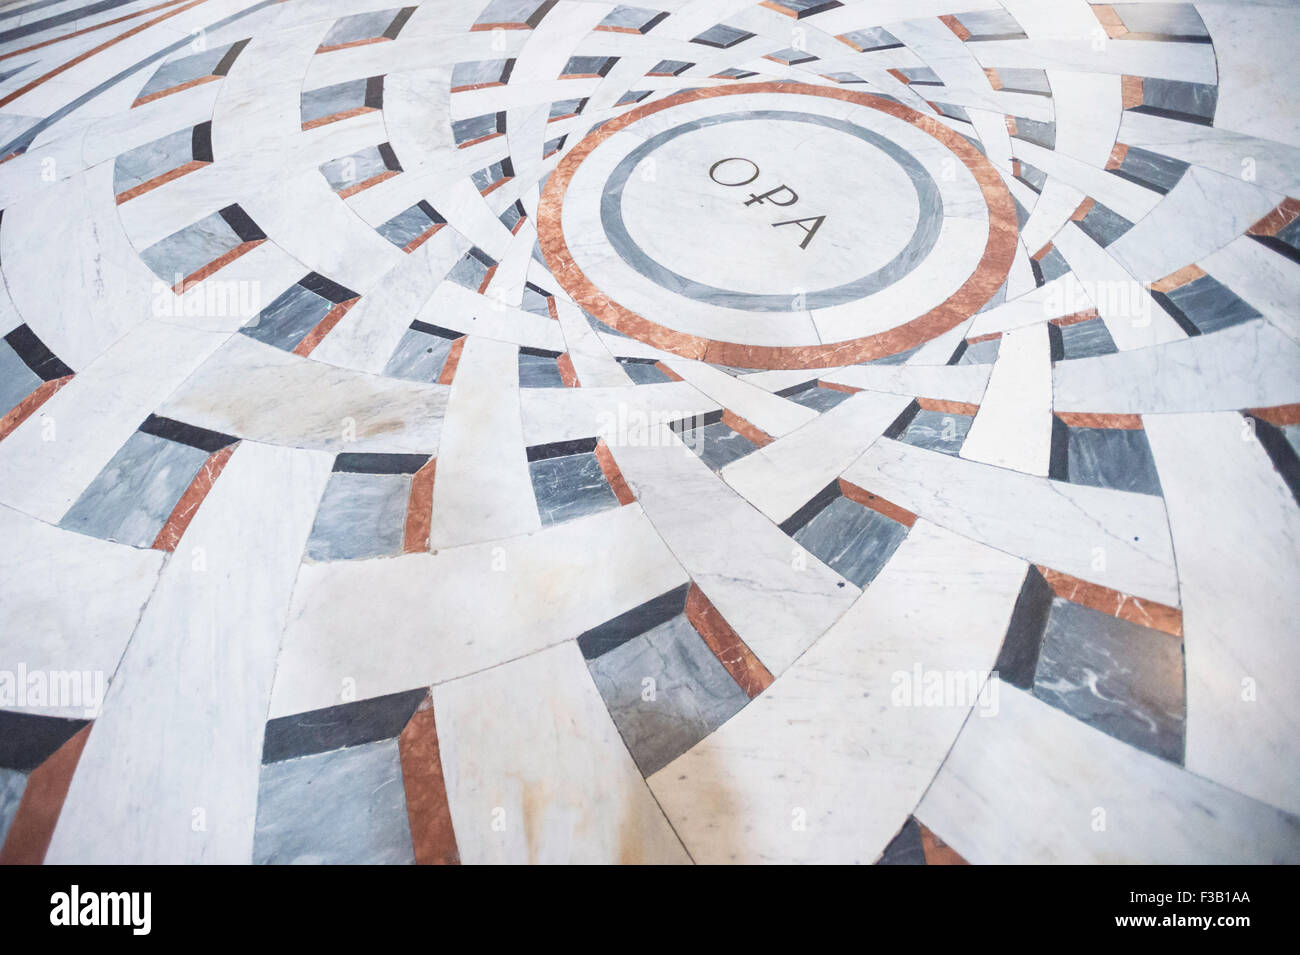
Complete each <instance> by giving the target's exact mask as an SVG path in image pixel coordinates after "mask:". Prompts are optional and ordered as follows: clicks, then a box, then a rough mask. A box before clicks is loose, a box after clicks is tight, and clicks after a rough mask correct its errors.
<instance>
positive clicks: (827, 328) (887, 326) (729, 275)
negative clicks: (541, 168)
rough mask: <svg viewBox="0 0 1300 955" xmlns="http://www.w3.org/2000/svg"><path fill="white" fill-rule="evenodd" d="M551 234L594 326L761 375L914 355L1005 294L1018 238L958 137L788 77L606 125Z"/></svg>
mask: <svg viewBox="0 0 1300 955" xmlns="http://www.w3.org/2000/svg"><path fill="white" fill-rule="evenodd" d="M817 134H820V137H821V141H820V142H818V141H817ZM809 143H812V144H813V146H814V148H811V149H809V148H805V147H807V146H808V144H809ZM801 150H802V152H801ZM936 173H937V174H936ZM962 186H965V187H966V188H967V194H966V195H964V196H963V195H962V193H961V187H962ZM945 193H950V194H952V195H953V196H954V197H955V201H954V202H953V203H952V205H951V206H945V201H944V200H945ZM972 193H973V194H974V195H977V196H978V202H976V203H974V207H973V208H972V202H971V201H970V195H971V194H972ZM647 210H649V211H647ZM959 217H960V223H958V221H957V220H958V218H959ZM972 221H974V222H978V223H979V226H980V228H979V231H978V234H976V235H973V234H972V233H973V230H972V229H971V228H970V224H971V222H972ZM959 226H960V227H959ZM963 227H964V228H963ZM538 235H539V241H540V244H541V248H542V251H543V253H544V254H545V255H546V258H547V260H548V262H549V264H550V266H551V269H552V271H553V272H554V274H555V276H556V278H557V279H558V280H559V281H560V282H561V284H562V285H563V286H564V288H565V291H567V292H568V293H569V295H570V296H571V297H572V298H573V300H574V301H575V302H577V303H578V304H580V305H581V306H582V307H583V308H585V309H586V310H587V311H588V312H589V313H590V314H591V315H593V316H594V317H596V318H598V319H599V320H601V321H603V322H605V323H606V324H607V325H609V326H611V327H613V328H615V329H617V330H618V331H620V332H623V333H625V334H627V335H629V336H631V337H633V338H637V339H640V340H642V341H644V342H646V343H648V344H651V345H654V346H656V347H659V348H663V349H665V350H668V351H671V352H674V353H676V354H679V355H683V356H686V357H691V358H703V359H706V360H708V361H711V362H715V363H718V364H723V365H729V366H735V367H750V368H811V367H825V366H828V365H835V364H849V363H856V362H861V361H868V360H871V359H875V358H881V357H884V356H887V355H891V354H895V353H897V352H900V351H904V350H907V349H909V348H913V347H915V346H917V345H919V344H921V343H923V342H925V341H927V340H929V339H930V338H933V337H934V336H936V335H939V334H942V333H943V332H945V331H947V330H948V329H950V328H953V327H954V326H956V325H957V324H958V323H960V322H961V321H963V320H964V319H966V318H968V317H969V316H970V315H971V314H973V313H974V312H975V311H977V310H978V309H979V308H980V307H981V306H983V305H984V304H985V303H986V302H988V301H989V300H990V298H992V296H993V295H994V294H995V293H996V292H997V290H998V288H999V287H1000V286H1001V285H1002V283H1003V282H1004V281H1005V279H1006V276H1007V273H1008V271H1009V269H1010V267H1011V262H1012V258H1013V256H1014V253H1015V247H1016V240H1017V232H1016V223H1015V210H1014V204H1013V202H1012V200H1011V196H1010V193H1009V192H1008V191H1007V189H1006V187H1005V185H1003V183H1002V180H1001V178H1000V177H999V176H998V174H997V172H996V171H995V170H994V169H993V167H992V165H990V164H989V162H988V161H987V160H986V159H985V158H984V156H983V155H982V154H981V153H980V152H979V150H977V149H975V148H974V147H973V146H972V145H971V144H970V143H969V142H968V141H967V140H966V139H964V138H963V137H962V136H960V135H958V134H957V133H955V132H953V131H952V130H950V129H948V127H946V126H944V125H942V124H939V123H936V122H934V120H933V119H932V118H927V117H925V116H923V115H922V114H920V113H918V112H916V111H914V110H912V109H909V108H907V107H905V106H902V105H900V104H898V103H895V102H893V101H891V100H887V99H884V98H881V97H878V96H872V95H870V94H865V93H855V92H851V91H845V90H840V89H830V88H824V87H812V86H806V85H803V84H797V83H786V82H772V83H752V84H746V85H744V86H737V87H730V88H720V87H714V88H710V89H700V90H689V91H686V92H683V93H680V94H677V95H674V96H669V97H666V98H664V99H662V100H659V101H656V102H654V103H650V104H648V105H646V106H643V107H640V108H638V109H635V110H632V111H631V112H628V113H626V114H624V115H622V116H620V117H617V118H615V119H612V120H610V121H609V122H607V123H604V124H603V125H601V126H599V127H597V128H596V129H595V130H593V131H592V132H591V133H589V134H588V135H587V137H586V138H584V139H583V140H582V141H581V142H579V143H578V144H577V145H576V146H574V148H573V149H572V150H571V151H570V152H569V153H568V155H567V156H566V157H565V158H564V159H563V160H562V161H561V163H560V164H559V166H558V167H557V169H556V171H555V172H554V173H553V174H552V175H551V177H550V179H549V180H548V181H547V184H546V187H545V190H544V192H543V194H542V199H541V204H540V210H539V216H538ZM573 235H578V236H580V238H579V239H578V240H577V241H574V240H573V239H572V238H571V237H572V236H573ZM972 239H974V240H976V241H972ZM864 265H866V266H868V267H867V268H863V266H864ZM927 265H928V267H929V273H932V274H933V275H934V276H935V278H936V279H937V281H931V280H930V278H929V276H928V274H927ZM962 269H964V270H965V271H964V273H962V272H961V270H962ZM940 271H942V273H943V277H942V279H939V278H938V273H939V272H940ZM954 275H960V278H961V281H960V284H959V285H956V287H953V288H950V289H946V290H944V294H942V295H941V296H939V297H938V298H937V300H927V298H926V294H929V295H930V297H931V299H934V298H935V290H936V289H939V288H942V282H943V281H950V282H951V281H953V276H954ZM909 279H911V280H912V287H911V288H905V283H906V282H907V280H909ZM920 289H924V291H923V292H921V294H920V295H919V296H918V294H917V292H918V291H919V290H920ZM665 291H667V292H668V293H670V294H669V295H668V296H666V297H665V296H664V294H663V293H664V292H665ZM891 291H892V292H893V293H894V294H892V295H891V294H890V293H891Z"/></svg>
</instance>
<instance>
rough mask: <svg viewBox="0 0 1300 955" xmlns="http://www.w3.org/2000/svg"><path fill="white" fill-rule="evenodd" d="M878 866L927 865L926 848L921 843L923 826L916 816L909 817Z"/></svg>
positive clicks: (882, 854)
mask: <svg viewBox="0 0 1300 955" xmlns="http://www.w3.org/2000/svg"><path fill="white" fill-rule="evenodd" d="M876 865H925V846H924V845H922V843H921V826H920V824H919V823H918V822H917V821H916V817H915V816H908V817H907V822H905V823H903V828H902V829H900V830H898V835H896V836H894V838H893V839H891V840H890V841H889V845H887V846H885V851H884V852H883V853H881V855H880V859H879V860H877V862H876Z"/></svg>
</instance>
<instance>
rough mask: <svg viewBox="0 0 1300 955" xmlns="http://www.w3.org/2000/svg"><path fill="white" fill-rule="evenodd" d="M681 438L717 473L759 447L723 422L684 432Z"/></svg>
mask: <svg viewBox="0 0 1300 955" xmlns="http://www.w3.org/2000/svg"><path fill="white" fill-rule="evenodd" d="M681 438H682V440H683V441H684V442H686V446H687V447H688V448H690V449H691V450H692V451H694V452H695V453H696V454H697V455H699V457H700V460H702V461H703V462H704V463H705V464H707V465H708V466H709V467H710V468H712V469H713V470H715V471H720V470H722V469H723V468H724V467H726V466H727V465H728V464H730V463H731V462H732V461H739V460H740V459H741V458H743V457H744V456H745V455H747V454H749V453H750V452H752V451H754V450H756V449H757V447H758V446H757V445H756V444H754V443H753V442H752V441H750V440H749V439H748V438H746V437H744V436H743V435H741V434H739V433H737V432H736V431H733V430H732V429H731V427H730V426H728V425H725V424H723V423H722V422H721V421H715V422H714V423H713V424H706V425H702V426H701V427H698V428H692V429H691V430H689V431H684V432H682V435H681Z"/></svg>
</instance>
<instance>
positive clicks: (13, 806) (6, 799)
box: [0, 767, 27, 846]
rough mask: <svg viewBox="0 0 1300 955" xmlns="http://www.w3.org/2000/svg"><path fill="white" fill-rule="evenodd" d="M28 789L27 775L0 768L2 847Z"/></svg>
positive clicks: (0, 830)
mask: <svg viewBox="0 0 1300 955" xmlns="http://www.w3.org/2000/svg"><path fill="white" fill-rule="evenodd" d="M26 788H27V774H26V773H20V772H18V770H16V769H5V768H3V767H0V846H3V845H4V844H5V838H6V837H7V836H8V835H9V826H10V824H11V823H12V822H13V821H14V813H16V812H17V811H18V804H19V803H20V802H21V801H22V798H23V790H24V789H26Z"/></svg>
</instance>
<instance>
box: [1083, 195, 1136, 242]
mask: <svg viewBox="0 0 1300 955" xmlns="http://www.w3.org/2000/svg"><path fill="white" fill-rule="evenodd" d="M1079 228H1080V229H1082V230H1083V231H1084V232H1085V233H1086V234H1087V235H1088V236H1089V238H1091V239H1092V240H1093V241H1094V242H1096V243H1097V244H1098V245H1101V246H1107V245H1110V244H1111V243H1112V242H1114V241H1115V240H1116V239H1118V238H1119V237H1120V236H1122V235H1123V234H1124V233H1125V232H1127V231H1128V230H1129V229H1131V228H1133V223H1131V222H1129V221H1128V220H1127V219H1125V218H1124V217H1123V216H1122V215H1120V214H1119V213H1118V212H1115V211H1114V210H1113V209H1109V208H1107V207H1106V206H1103V205H1102V204H1101V203H1100V202H1094V203H1093V205H1092V208H1091V209H1089V210H1088V214H1087V215H1086V216H1084V217H1083V221H1082V222H1080V223H1079Z"/></svg>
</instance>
